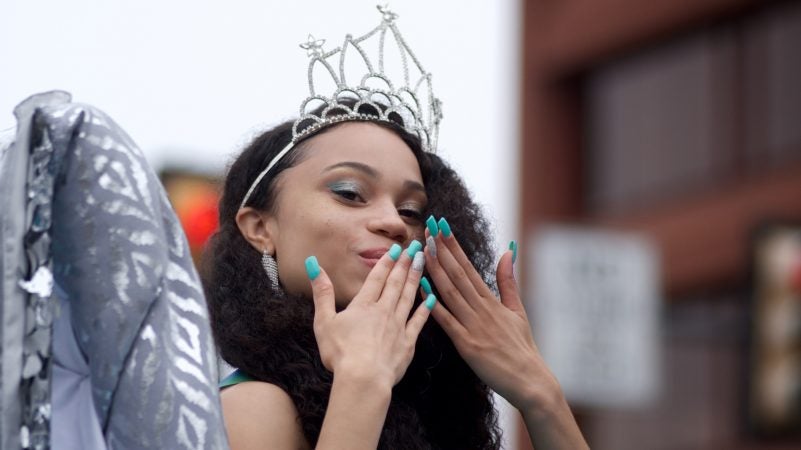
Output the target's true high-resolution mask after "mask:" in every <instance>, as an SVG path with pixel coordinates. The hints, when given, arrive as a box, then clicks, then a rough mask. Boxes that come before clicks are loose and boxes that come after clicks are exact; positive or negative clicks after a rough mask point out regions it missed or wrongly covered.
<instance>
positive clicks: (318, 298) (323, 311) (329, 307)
mask: <svg viewBox="0 0 801 450" xmlns="http://www.w3.org/2000/svg"><path fill="white" fill-rule="evenodd" d="M306 274H307V275H308V276H309V280H311V286H312V296H313V297H314V321H315V322H317V323H319V322H320V321H325V320H327V319H329V318H331V317H333V316H335V315H336V306H335V303H336V298H335V295H334V285H333V284H331V279H330V278H328V274H327V273H325V271H324V270H323V269H322V268H321V267H320V264H319V263H318V262H317V258H316V257H314V256H309V257H308V258H306Z"/></svg>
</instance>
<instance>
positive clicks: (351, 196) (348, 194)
mask: <svg viewBox="0 0 801 450" xmlns="http://www.w3.org/2000/svg"><path fill="white" fill-rule="evenodd" d="M334 194H336V195H338V196H340V197H342V198H344V199H345V200H348V201H351V202H356V201H364V199H362V196H361V195H359V193H358V192H356V191H348V190H345V189H340V190H336V191H334Z"/></svg>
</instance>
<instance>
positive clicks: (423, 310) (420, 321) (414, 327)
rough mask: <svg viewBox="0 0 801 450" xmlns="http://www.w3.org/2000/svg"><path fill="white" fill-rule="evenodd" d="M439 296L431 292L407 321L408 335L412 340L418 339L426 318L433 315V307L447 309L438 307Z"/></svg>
mask: <svg viewBox="0 0 801 450" xmlns="http://www.w3.org/2000/svg"><path fill="white" fill-rule="evenodd" d="M436 303H437V298H436V297H435V296H434V294H429V295H428V298H426V300H425V301H424V302H423V303H421V304H420V306H418V307H417V310H416V311H415V312H414V315H413V316H412V317H411V319H409V321H408V322H406V336H407V337H408V338H409V339H411V340H412V342H414V341H417V337H418V336H420V331H421V330H422V329H423V325H425V324H426V320H428V316H429V315H431V310H432V309H445V308H442V307H440V308H436Z"/></svg>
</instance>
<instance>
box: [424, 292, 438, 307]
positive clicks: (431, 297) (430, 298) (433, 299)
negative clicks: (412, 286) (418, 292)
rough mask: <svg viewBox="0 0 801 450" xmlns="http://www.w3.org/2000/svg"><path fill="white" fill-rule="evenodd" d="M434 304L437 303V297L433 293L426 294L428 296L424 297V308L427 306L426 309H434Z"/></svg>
mask: <svg viewBox="0 0 801 450" xmlns="http://www.w3.org/2000/svg"><path fill="white" fill-rule="evenodd" d="M436 304H437V297H436V296H435V295H434V294H428V297H426V308H428V310H429V311H431V310H432V309H434V306H435V305H436Z"/></svg>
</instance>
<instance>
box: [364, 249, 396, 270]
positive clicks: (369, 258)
mask: <svg viewBox="0 0 801 450" xmlns="http://www.w3.org/2000/svg"><path fill="white" fill-rule="evenodd" d="M388 250H389V249H388V248H386V247H377V248H370V249H367V250H364V251H362V252H359V256H361V257H362V260H364V262H365V263H367V265H368V266H370V267H372V266H374V265H375V264H376V263H377V262H378V260H379V259H381V257H382V256H384V254H385V253H386V252H387V251H388Z"/></svg>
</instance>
